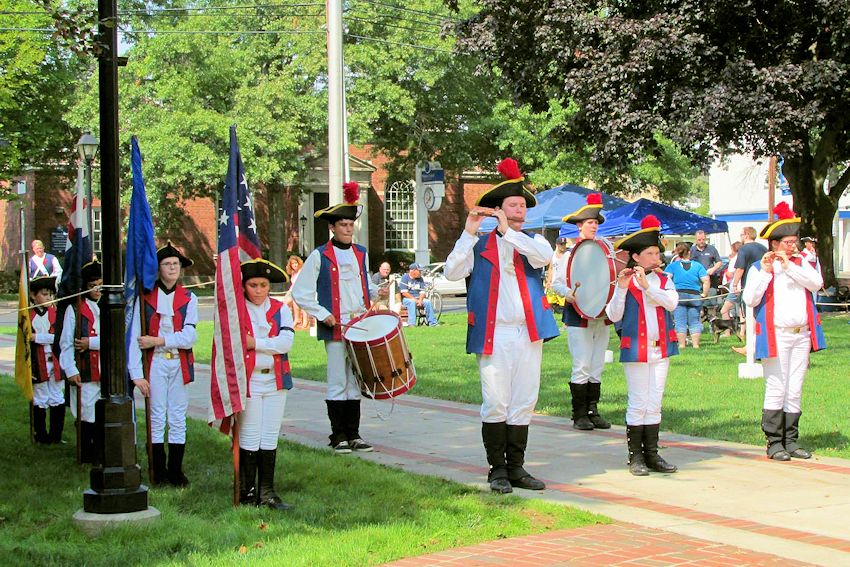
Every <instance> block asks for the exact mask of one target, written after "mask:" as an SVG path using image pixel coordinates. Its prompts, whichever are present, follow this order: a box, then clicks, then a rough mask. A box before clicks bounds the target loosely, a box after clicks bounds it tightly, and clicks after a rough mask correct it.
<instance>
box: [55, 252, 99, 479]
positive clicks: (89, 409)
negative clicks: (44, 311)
mask: <svg viewBox="0 0 850 567" xmlns="http://www.w3.org/2000/svg"><path fill="white" fill-rule="evenodd" d="M81 274H82V280H83V285H84V286H85V287H86V289H88V290H89V292H88V293H87V294H86V295H85V296H84V297H83V300H82V301H81V302H80V303H79V314H78V313H77V309H76V306H75V305H74V304H71V306H69V308H68V309H67V310H66V311H65V319H64V322H63V325H62V336H61V337H60V338H59V348H60V355H59V364H60V365H61V366H62V371H63V372H65V376H67V377H68V381H69V382H71V383H72V384H73V385H72V386H71V413H72V414H73V415H74V417H78V416H77V395H80V407H81V415H80V416H79V420H80V458H81V461H82V462H83V463H93V462H94V457H95V448H94V431H95V428H94V404H95V402H97V400H98V398H100V306H99V305H98V304H97V302H98V300H100V296H101V291H100V286H101V284H102V283H103V275H102V274H103V272H102V269H101V264H100V262H99V261H98V260H97V259H95V260H92V261H91V262H89V263H88V264H86V265H85V266H83V267H82V270H81ZM78 319H79V322H80V325H79V333H77V320H78Z"/></svg>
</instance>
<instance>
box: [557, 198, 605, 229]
mask: <svg viewBox="0 0 850 567" xmlns="http://www.w3.org/2000/svg"><path fill="white" fill-rule="evenodd" d="M587 219H596V220H597V221H599V224H602V223H603V222H605V217H603V216H602V193H590V194H588V196H587V204H586V205H585V206H583V207H582V208H580V209H579V210H577V211H575V212H573V213H570V214H568V215H567V216H565V217H564V218H562V219H561V220H562V221H563V222H568V223H571V224H578V223H579V222H581V221H583V220H587Z"/></svg>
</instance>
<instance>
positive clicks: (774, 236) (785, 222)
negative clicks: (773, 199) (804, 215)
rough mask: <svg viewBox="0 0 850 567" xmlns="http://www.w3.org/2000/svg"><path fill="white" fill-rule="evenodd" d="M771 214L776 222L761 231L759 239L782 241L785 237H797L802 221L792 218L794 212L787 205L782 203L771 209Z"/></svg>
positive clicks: (798, 218)
mask: <svg viewBox="0 0 850 567" xmlns="http://www.w3.org/2000/svg"><path fill="white" fill-rule="evenodd" d="M773 214H774V215H775V216H776V220H775V221H773V222H772V223H770V224H769V225H767V226H766V227H764V228H763V229H761V232H760V233H759V238H764V239H765V240H782V239H783V238H785V237H786V236H797V235H798V234H799V233H800V223H801V222H802V219H801V218H800V217H796V216H794V211H792V210H791V207H789V206H788V203H786V202H785V201H782V202H781V203H779V204H778V205H776V206H775V207H773Z"/></svg>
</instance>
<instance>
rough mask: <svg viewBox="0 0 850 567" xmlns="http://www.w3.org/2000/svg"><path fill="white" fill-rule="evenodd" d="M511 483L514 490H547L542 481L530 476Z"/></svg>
mask: <svg viewBox="0 0 850 567" xmlns="http://www.w3.org/2000/svg"><path fill="white" fill-rule="evenodd" d="M510 483H511V486H513V487H514V488H524V489H526V490H543V489H544V488H546V485H545V484H544V483H543V481H542V480H537V479H536V478H534V477H533V476H531V475H530V474H527V475H525V476H524V477H522V478H518V479H516V480H511V481H510Z"/></svg>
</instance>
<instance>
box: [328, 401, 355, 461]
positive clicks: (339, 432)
mask: <svg viewBox="0 0 850 567" xmlns="http://www.w3.org/2000/svg"><path fill="white" fill-rule="evenodd" d="M346 403H347V400H325V404H327V406H328V420H330V422H331V434H330V436H329V437H328V439H330V443H328V445H330V446H331V447H333V448H334V450H335V451H336V452H337V453H350V452H351V447H350V446H349V445H348V439H346V437H345V415H346V414H345V409H346V407H345V404H346Z"/></svg>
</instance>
